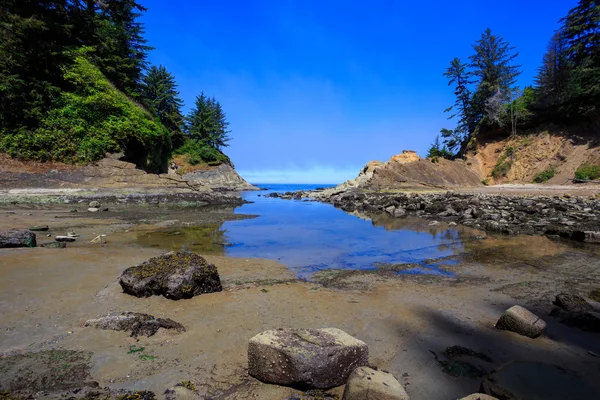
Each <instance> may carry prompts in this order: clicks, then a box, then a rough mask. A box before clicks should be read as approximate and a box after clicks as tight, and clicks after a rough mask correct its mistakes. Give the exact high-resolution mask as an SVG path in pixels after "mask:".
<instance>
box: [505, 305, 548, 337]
mask: <svg viewBox="0 0 600 400" xmlns="http://www.w3.org/2000/svg"><path fill="white" fill-rule="evenodd" d="M496 329H501V330H505V331H511V332H515V333H518V334H519V335H523V336H527V337H530V338H536V337H538V336H540V335H541V334H542V333H544V330H545V329H546V322H544V321H543V320H542V319H541V318H540V317H538V316H537V315H535V314H533V313H532V312H531V311H529V310H527V309H526V308H523V307H521V306H513V307H511V308H509V309H508V310H506V311H505V312H504V314H502V316H501V317H500V319H499V320H498V322H496Z"/></svg>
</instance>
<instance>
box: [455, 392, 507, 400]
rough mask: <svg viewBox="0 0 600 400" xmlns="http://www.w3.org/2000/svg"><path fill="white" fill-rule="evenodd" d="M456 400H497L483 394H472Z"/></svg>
mask: <svg viewBox="0 0 600 400" xmlns="http://www.w3.org/2000/svg"><path fill="white" fill-rule="evenodd" d="M458 400H498V399H497V398H496V397H492V396H490V395H487V394H483V393H473V394H470V395H468V396H466V397H462V398H460V399H458Z"/></svg>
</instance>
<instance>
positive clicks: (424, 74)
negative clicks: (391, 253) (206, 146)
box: [143, 0, 576, 183]
mask: <svg viewBox="0 0 600 400" xmlns="http://www.w3.org/2000/svg"><path fill="white" fill-rule="evenodd" d="M143 4H144V5H145V6H147V7H148V9H149V10H148V12H147V13H146V14H145V15H144V17H143V21H144V23H145V24H146V31H147V34H146V35H147V37H148V39H149V41H150V43H149V44H150V45H152V46H154V47H155V48H156V50H154V51H153V52H152V53H151V55H150V62H151V63H153V64H164V65H166V66H167V67H168V68H169V70H170V71H171V72H172V73H173V74H174V75H175V78H176V80H177V82H178V83H179V89H180V91H181V97H182V98H183V99H184V101H185V103H186V109H187V108H189V106H190V105H191V104H192V103H193V100H194V97H195V95H196V94H197V93H199V92H200V91H204V92H205V93H206V94H208V95H211V96H212V95H214V96H216V97H217V98H218V99H219V100H220V102H221V103H222V104H223V107H224V108H225V110H226V112H227V115H228V118H229V120H230V121H231V126H230V128H231V129H232V134H231V136H232V137H233V140H232V141H231V146H230V147H229V148H227V149H226V152H227V154H228V155H229V156H230V157H231V159H232V160H233V162H234V163H235V165H236V168H237V170H238V171H239V172H240V173H241V175H242V176H244V177H245V178H246V179H247V180H249V181H253V182H293V183H331V182H336V183H339V182H342V181H344V180H346V179H350V178H353V177H354V176H356V174H357V173H358V171H359V169H360V168H361V167H362V166H364V164H366V163H367V162H368V161H370V160H373V159H377V160H387V159H388V158H389V157H390V156H391V155H393V154H396V153H399V152H400V151H401V150H403V149H413V150H416V151H417V152H419V153H420V154H421V155H423V154H424V152H425V151H426V149H427V148H428V146H429V145H430V143H431V142H432V141H433V139H434V138H435V136H436V135H437V134H438V133H439V130H440V129H441V128H444V127H446V128H453V123H452V122H450V121H447V116H448V115H447V114H444V112H443V111H444V109H446V108H447V107H448V106H450V105H451V104H452V103H453V102H454V97H453V93H452V89H451V88H449V87H448V86H447V82H446V79H445V78H444V77H443V76H442V73H443V72H444V70H445V69H446V68H447V66H448V64H449V62H450V60H451V59H452V58H453V57H460V58H462V59H467V57H468V56H469V55H470V54H471V53H472V48H471V46H472V44H473V43H474V42H475V40H477V39H478V38H479V37H480V35H481V33H482V32H483V30H484V29H485V28H487V27H490V28H491V29H492V32H493V33H495V34H498V35H500V36H502V37H504V38H505V39H506V40H507V41H508V42H509V43H510V44H511V45H513V46H515V47H516V49H517V51H518V52H519V53H520V55H519V57H518V59H517V60H518V62H519V63H520V64H521V65H522V70H523V74H522V75H521V77H520V79H519V85H520V86H521V87H523V86H526V85H529V84H532V83H533V79H534V76H535V73H536V70H537V68H538V67H539V65H540V63H541V60H542V55H543V53H544V51H545V50H546V44H547V42H548V40H549V39H550V37H551V36H552V34H553V32H554V31H555V30H556V29H557V27H558V26H559V24H558V20H559V19H560V18H561V17H562V16H564V15H566V13H567V12H568V10H569V9H571V8H572V7H574V6H575V5H576V1H575V0H550V1H547V0H545V1H544V0H531V1H525V2H524V1H518V0H507V1H504V2H502V4H501V5H500V4H498V5H497V7H494V8H492V6H491V5H490V4H489V3H488V2H483V1H479V0H462V1H460V0H459V1H453V2H447V1H442V0H433V1H430V2H427V3H426V5H424V4H423V3H418V2H412V3H409V2H401V1H390V0H376V1H372V2H341V1H327V2H322V1H314V0H309V1H303V2H299V1H248V2H241V1H222V2H209V3H206V2H189V1H184V0H173V1H170V2H164V1H161V0H145V1H143ZM181 10H186V11H185V12H182V11H181ZM166 31H168V32H169V34H168V35H165V34H164V32H166ZM173 38H176V39H175V40H174V39H173Z"/></svg>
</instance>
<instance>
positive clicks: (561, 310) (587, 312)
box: [550, 293, 600, 332]
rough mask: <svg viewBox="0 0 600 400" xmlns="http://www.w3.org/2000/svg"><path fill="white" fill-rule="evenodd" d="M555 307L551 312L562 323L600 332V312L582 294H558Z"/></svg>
mask: <svg viewBox="0 0 600 400" xmlns="http://www.w3.org/2000/svg"><path fill="white" fill-rule="evenodd" d="M554 304H555V305H557V306H558V307H557V308H554V309H553V310H552V312H551V313H550V315H551V316H553V317H556V318H558V319H559V320H560V322H561V323H563V324H565V325H567V326H572V327H574V328H579V329H581V330H583V331H588V332H600V314H599V313H597V312H593V309H594V308H593V307H592V305H591V304H590V303H588V302H587V301H585V299H584V298H583V297H581V296H577V295H575V294H567V293H561V294H559V295H557V296H556V299H555V300H554Z"/></svg>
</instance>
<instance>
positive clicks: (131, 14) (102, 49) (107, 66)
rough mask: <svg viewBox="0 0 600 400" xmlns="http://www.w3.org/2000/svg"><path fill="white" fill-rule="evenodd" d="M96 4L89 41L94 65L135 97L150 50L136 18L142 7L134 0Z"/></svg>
mask: <svg viewBox="0 0 600 400" xmlns="http://www.w3.org/2000/svg"><path fill="white" fill-rule="evenodd" d="M88 3H89V2H88ZM99 4H100V7H99V11H98V15H97V17H96V20H95V22H94V24H95V29H96V33H95V37H94V41H93V43H90V45H92V46H95V47H96V50H97V53H96V64H97V65H98V66H99V67H100V69H101V70H102V72H103V73H104V75H106V77H107V78H108V79H110V80H111V81H112V82H113V84H114V85H115V86H116V87H117V88H118V89H120V90H122V91H124V92H125V93H127V94H128V95H130V96H133V97H137V95H138V94H139V90H140V86H141V81H142V77H143V72H144V70H145V69H146V67H147V65H148V63H147V61H146V59H147V57H148V52H149V51H150V50H152V47H150V46H147V45H146V43H147V40H146V39H145V38H144V32H145V30H144V26H143V24H142V23H140V22H139V21H138V19H139V17H140V16H141V13H142V12H144V11H146V8H145V7H143V6H142V5H141V4H139V3H138V2H137V1H135V0H104V1H103V2H100V3H99Z"/></svg>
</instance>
